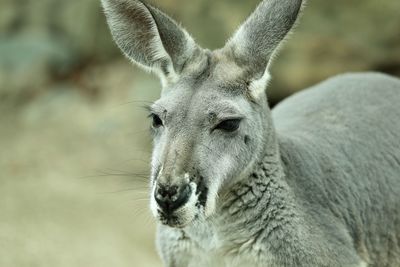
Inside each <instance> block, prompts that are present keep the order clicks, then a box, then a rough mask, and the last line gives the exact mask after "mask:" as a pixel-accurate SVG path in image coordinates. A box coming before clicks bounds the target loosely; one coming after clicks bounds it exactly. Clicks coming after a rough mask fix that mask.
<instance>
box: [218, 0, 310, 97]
mask: <svg viewBox="0 0 400 267" xmlns="http://www.w3.org/2000/svg"><path fill="white" fill-rule="evenodd" d="M302 2H303V1H302V0H264V1H262V2H261V3H260V4H259V6H258V7H257V9H256V10H255V11H254V12H253V14H251V16H250V17H249V18H248V19H247V20H246V21H245V22H244V23H243V25H242V26H240V28H239V29H238V30H237V32H236V33H235V34H234V35H233V37H232V38H231V39H230V40H229V41H228V42H227V44H226V46H225V47H224V48H223V53H225V55H226V56H227V57H228V58H229V59H231V60H233V61H235V63H236V65H238V66H239V67H241V68H242V69H244V70H245V72H246V73H247V77H246V79H249V81H250V82H251V86H250V89H251V93H252V94H253V95H254V96H257V95H258V94H260V93H264V90H265V88H266V86H267V83H268V80H269V73H268V66H269V64H270V62H271V59H272V56H273V54H274V52H275V51H276V50H277V48H278V47H279V45H280V43H281V42H282V40H283V39H284V38H285V37H286V35H287V34H288V33H289V31H290V30H291V29H292V27H293V25H294V23H295V22H296V20H297V17H298V15H299V12H300V9H301V7H302Z"/></svg>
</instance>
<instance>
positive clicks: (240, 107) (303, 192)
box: [103, 0, 400, 267]
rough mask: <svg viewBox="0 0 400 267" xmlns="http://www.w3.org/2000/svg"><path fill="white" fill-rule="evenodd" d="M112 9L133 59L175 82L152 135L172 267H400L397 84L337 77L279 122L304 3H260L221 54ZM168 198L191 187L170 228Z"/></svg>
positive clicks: (126, 0) (131, 4)
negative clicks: (272, 91)
mask: <svg viewBox="0 0 400 267" xmlns="http://www.w3.org/2000/svg"><path fill="white" fill-rule="evenodd" d="M103 4H104V6H105V8H106V14H108V20H109V22H110V26H111V28H112V31H113V32H114V37H115V39H116V42H117V43H119V46H120V47H121V48H122V49H123V50H124V52H125V54H126V55H128V56H129V57H130V58H131V59H132V60H133V61H136V62H139V63H140V64H142V65H143V64H144V65H146V66H147V67H151V68H154V66H156V67H157V66H159V65H157V64H155V65H154V64H153V63H154V62H153V61H152V60H151V55H152V54H153V53H154V52H155V53H157V54H161V55H163V56H164V57H165V58H171V59H172V61H170V62H173V69H174V71H175V74H176V77H175V78H174V79H172V80H169V81H168V82H167V83H164V84H163V86H164V88H163V93H162V97H161V98H160V99H159V100H158V101H156V102H155V103H154V104H153V105H152V107H151V112H152V113H153V114H156V115H158V116H159V118H160V120H162V126H160V125H158V126H157V127H154V128H153V129H152V132H153V137H154V149H153V159H152V174H151V210H152V212H153V213H154V215H155V217H156V218H157V220H158V222H159V224H158V234H157V247H158V250H159V253H160V255H161V257H162V259H163V261H164V264H165V266H167V267H203V266H214V267H219V266H226V267H228V266H229V267H239V266H246V267H247V266H248V267H261V266H268V267H292V266H299V267H317V266H326V267H341V266H345V267H365V266H371V267H378V266H379V267H380V266H387V267H397V266H400V204H399V203H400V107H399V103H400V80H398V79H396V78H393V77H389V76H386V75H383V74H377V73H364V74H347V75H341V76H338V77H335V78H332V79H330V80H328V81H325V82H323V83H321V84H319V85H316V86H314V87H313V88H310V89H306V90H304V91H302V92H300V93H298V94H296V95H294V96H292V97H289V98H288V99H286V100H285V101H283V102H282V103H281V104H279V105H278V106H277V107H276V108H275V109H274V110H272V111H271V110H270V109H269V107H268V103H267V98H266V95H265V94H264V92H265V87H266V86H267V82H268V71H267V70H266V69H267V67H268V64H269V62H270V58H271V55H272V54H273V53H274V51H276V49H277V47H278V46H279V43H280V41H282V40H283V39H284V37H285V36H286V34H287V33H288V31H289V30H290V29H291V27H292V25H293V24H294V23H295V21H296V17H297V15H298V12H299V9H300V7H301V1H300V0H297V1H295V0H293V1H289V0H285V1H282V0H269V1H268V0H265V1H263V2H262V3H261V4H260V5H259V7H258V8H257V10H256V11H255V13H254V14H253V15H252V16H250V18H249V19H248V20H247V21H246V22H245V23H244V25H243V26H242V27H241V28H240V29H239V30H238V32H237V33H236V34H235V35H234V37H233V38H232V39H231V40H230V41H228V43H227V45H226V47H225V48H223V49H220V50H217V51H213V52H211V51H208V50H203V49H201V48H200V47H198V46H197V45H196V46H195V47H196V49H195V50H193V49H192V48H193V46H185V45H183V46H181V44H182V43H185V42H184V41H183V42H181V41H179V40H182V36H186V37H187V36H188V35H186V34H183V35H181V34H179V33H177V31H178V30H177V27H178V26H177V24H176V23H175V22H172V20H171V19H170V18H168V19H167V20H168V21H169V22H171V23H167V22H166V23H164V24H163V27H159V28H157V29H158V31H160V29H162V30H161V32H163V33H160V32H158V34H159V35H158V36H157V34H156V32H152V30H154V27H153V26H154V24H153V23H154V21H159V20H163V19H166V18H167V17H164V16H165V15H163V14H162V13H161V12H160V11H158V10H156V9H154V8H152V7H150V6H149V5H147V4H142V3H141V2H139V1H135V0H103ZM121 8H128V9H129V10H131V9H133V10H135V9H136V8H138V9H139V11H138V12H147V13H146V14H148V13H149V14H152V15H153V20H150V22H151V23H150V24H149V23H148V22H149V21H148V20H145V23H144V24H142V22H143V21H141V20H139V21H137V20H136V17H135V16H131V15H129V14H132V12H128V13H125V12H124V11H121ZM131 11H132V10H131ZM135 12H136V11H135ZM135 12H133V13H135ZM124 14H128V16H127V17H125V15H124ZM159 17H162V19H159ZM146 18H147V17H146ZM116 21H117V22H118V23H117V24H119V25H117V24H116ZM126 23H128V24H127V25H124V24H126ZM130 23H133V24H132V25H134V26H132V25H131V24H130ZM121 28H123V29H126V32H124V34H123V35H124V36H125V37H126V38H125V37H124V38H121V36H120V34H119V33H118V32H119V31H120V30H121ZM171 28H172V29H171ZM137 29H140V30H141V31H142V32H151V34H150V35H149V36H150V39H151V40H152V39H154V38H160V40H164V41H163V46H159V47H158V48H157V47H155V46H154V47H153V48H152V49H154V48H156V49H160V51H148V50H146V47H147V44H148V40H147V39H146V38H145V39H141V40H140V41H137V40H136V41H135V40H130V39H129V38H131V37H132V38H134V37H135V36H136V32H137ZM182 31H183V30H182ZM115 32H117V34H116V33H115ZM168 32H171V35H169V33H168ZM178 32H179V31H178ZM129 36H131V37H129ZM186 37H185V38H186ZM168 38H171V40H178V43H177V46H176V47H175V48H167V47H169V46H171V45H172V46H174V45H173V44H174V43H175V41H171V40H169V41H168V40H167V39H168ZM166 40H167V41H166ZM150 42H151V41H150ZM168 44H169V45H168ZM130 45H131V46H130ZM193 51H196V52H195V53H193ZM165 55H167V56H165ZM187 55H191V56H187ZM180 56H183V58H185V59H186V58H190V59H188V60H181V59H179V58H180ZM149 58H150V60H149ZM179 62H185V63H179ZM177 66H180V67H177ZM229 118H242V120H241V122H240V127H239V129H237V130H236V131H234V132H224V131H222V130H220V129H218V128H217V129H216V128H215V126H216V125H218V123H219V122H220V121H223V120H225V119H229ZM161 185H163V186H166V187H168V188H178V189H179V188H187V187H185V186H189V187H190V190H189V192H190V194H189V195H188V199H186V200H185V202H184V203H183V204H182V206H180V207H179V208H177V209H176V210H173V211H172V216H165V214H164V213H163V212H164V211H165V210H163V208H162V206H160V205H159V202H157V201H156V200H155V198H157V197H159V196H160V194H161V193H159V191H158V190H157V188H159V187H160V186H161ZM178 191H179V190H178ZM178 191H177V192H178ZM169 192H170V191H169ZM174 196H176V194H175V195H174ZM171 199H172V197H171Z"/></svg>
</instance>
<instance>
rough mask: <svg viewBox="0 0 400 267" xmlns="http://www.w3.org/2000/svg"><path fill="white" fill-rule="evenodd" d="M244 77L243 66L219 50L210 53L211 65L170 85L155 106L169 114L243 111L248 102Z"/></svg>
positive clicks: (208, 62)
mask: <svg viewBox="0 0 400 267" xmlns="http://www.w3.org/2000/svg"><path fill="white" fill-rule="evenodd" d="M243 77H244V74H243V71H242V70H241V68H239V67H238V66H237V65H235V64H234V63H232V61H230V60H228V59H227V58H225V57H223V56H221V55H220V54H219V53H218V51H217V52H213V53H212V54H209V55H208V61H207V64H204V65H203V66H199V67H198V68H197V69H196V68H195V69H193V72H192V73H191V74H187V75H185V76H184V77H182V78H181V79H180V80H179V81H178V82H177V83H176V84H174V85H173V86H171V87H170V88H166V89H165V90H164V91H163V93H162V97H161V98H160V99H159V100H158V101H156V103H155V105H153V109H155V110H156V111H157V112H164V113H165V112H167V113H169V114H171V113H176V114H188V113H197V115H200V114H199V113H202V114H210V113H216V114H218V113H228V114H229V113H240V112H241V110H240V109H241V106H243V105H244V104H245V103H246V102H247V101H248V99H247V83H246V81H245V79H244V78H243Z"/></svg>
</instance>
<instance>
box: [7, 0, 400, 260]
mask: <svg viewBox="0 0 400 267" xmlns="http://www.w3.org/2000/svg"><path fill="white" fill-rule="evenodd" d="M99 2H100V1H99V0H84V1H82V0H0V266H1V267H25V266H30V267H34V266H41V267H46V266H49V267H50V266H69V267H70V266H74V267H80V266H82V267H91V266H96V267H102V266H113V267H122V266H144V267H153V266H154V267H156V266H158V267H160V266H161V263H160V261H159V260H158V257H157V255H156V253H155V248H154V244H153V240H154V221H153V219H152V218H151V215H150V213H149V211H148V208H147V206H148V197H147V176H148V169H149V158H150V151H151V140H150V138H149V136H148V133H147V129H148V122H147V119H146V112H145V111H144V109H143V106H144V105H146V104H148V102H149V101H154V100H155V99H156V98H157V97H158V95H159V93H160V86H159V83H158V81H157V79H156V78H155V77H152V76H149V75H148V74H145V73H144V72H142V71H140V70H139V69H137V68H135V67H133V66H131V65H130V64H129V62H128V61H127V60H125V59H124V58H123V57H122V56H121V55H120V53H119V51H118V50H117V48H116V46H115V45H114V44H113V42H112V40H111V36H110V34H109V31H108V28H107V26H106V24H105V19H104V15H103V13H102V10H101V8H100V3H99ZM258 2H259V1H258V0H191V1H185V0H162V1H161V0H158V1H156V0H154V1H153V3H154V4H155V5H156V6H159V7H161V8H162V9H163V10H165V11H166V12H167V13H169V14H170V15H171V16H172V17H174V18H175V19H176V20H178V21H179V22H181V23H182V24H183V25H184V26H185V27H186V28H187V29H188V31H189V32H190V33H192V35H193V36H194V37H195V39H196V40H197V41H198V43H199V44H201V45H202V46H203V47H208V48H218V47H221V46H223V44H224V41H225V40H226V39H227V38H228V37H229V36H230V34H231V33H232V32H233V31H234V29H235V28H236V27H237V26H238V25H239V23H240V22H241V21H243V20H244V19H245V17H246V16H247V15H248V14H249V13H250V12H251V10H253V9H254V8H255V6H256V5H257V3H258ZM399 14H400V1H398V0H383V1H376V0H336V1H325V0H309V3H308V7H307V9H306V10H305V13H304V16H303V18H302V20H301V23H300V24H299V26H298V27H297V31H296V32H295V33H294V34H293V35H292V37H291V40H290V41H289V42H287V44H286V45H285V47H284V49H282V51H281V53H280V56H279V57H278V58H277V59H276V61H275V64H274V66H273V68H272V74H273V77H274V78H273V82H272V84H271V86H270V89H269V96H270V101H271V104H272V105H274V104H276V103H277V102H278V101H280V100H281V99H282V98H284V97H285V96H288V95H290V94H293V93H294V92H296V91H298V90H301V89H302V88H305V87H307V86H309V85H311V84H314V83H316V82H318V81H321V80H322V79H325V78H327V77H329V76H332V75H335V74H338V73H342V72H348V71H367V70H376V71H382V72H386V73H390V74H393V75H397V76H400V16H399Z"/></svg>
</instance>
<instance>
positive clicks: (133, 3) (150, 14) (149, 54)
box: [102, 0, 201, 83]
mask: <svg viewBox="0 0 400 267" xmlns="http://www.w3.org/2000/svg"><path fill="white" fill-rule="evenodd" d="M102 4H103V6H104V10H105V13H106V17H107V21H108V24H109V26H110V29H111V32H112V35H113V37H114V40H115V42H116V43H117V45H118V46H119V48H120V49H121V50H122V52H123V53H124V54H125V55H126V56H127V57H128V58H130V59H131V60H132V61H133V62H135V63H137V64H138V65H139V66H141V67H143V68H144V69H146V70H150V71H153V72H155V73H156V74H158V75H159V76H160V78H161V79H162V81H163V82H165V83H167V82H171V81H175V80H176V79H177V77H178V76H179V75H180V74H181V73H182V72H183V71H184V70H183V69H184V66H187V65H188V62H189V61H191V60H192V58H193V57H194V56H195V55H198V54H199V52H200V51H201V49H200V48H199V47H198V46H197V45H196V44H195V42H194V41H193V39H192V38H191V37H190V35H189V34H188V33H187V32H186V31H185V30H184V29H183V28H181V27H180V26H179V25H178V24H177V23H176V22H175V21H174V20H172V19H171V18H170V17H168V16H167V15H165V14H164V13H163V12H161V11H160V10H158V9H156V8H154V7H152V6H151V5H148V4H147V3H144V2H142V1H139V0H102Z"/></svg>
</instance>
